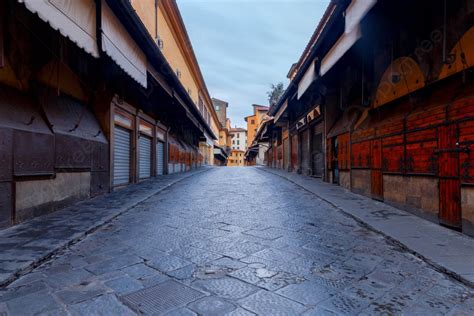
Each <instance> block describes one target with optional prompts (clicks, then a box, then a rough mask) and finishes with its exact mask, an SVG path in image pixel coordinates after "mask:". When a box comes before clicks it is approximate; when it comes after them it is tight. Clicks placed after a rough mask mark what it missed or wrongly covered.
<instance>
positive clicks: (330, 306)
mask: <svg viewBox="0 0 474 316" xmlns="http://www.w3.org/2000/svg"><path fill="white" fill-rule="evenodd" d="M369 304H370V301H369V300H361V299H358V298H354V297H351V296H347V295H344V294H337V295H334V296H332V297H331V298H329V299H327V300H325V301H323V302H322V303H321V304H319V306H320V307H321V308H323V309H327V310H330V311H332V312H335V313H338V314H345V315H347V314H350V315H354V314H357V313H358V312H360V311H361V310H362V309H364V308H366V307H367V306H368V305H369Z"/></svg>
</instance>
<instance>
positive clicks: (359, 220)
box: [257, 167, 474, 288]
mask: <svg viewBox="0 0 474 316" xmlns="http://www.w3.org/2000/svg"><path fill="white" fill-rule="evenodd" d="M257 169H258V170H262V171H265V172H267V173H270V174H273V175H275V176H278V177H281V178H283V179H285V180H287V181H289V182H291V183H293V184H295V185H297V186H298V187H300V188H302V189H303V190H305V191H307V192H309V193H311V194H313V195H315V196H316V197H318V198H319V199H321V200H323V201H324V202H326V203H328V204H330V205H331V206H333V207H334V208H336V209H337V210H339V211H341V212H342V213H343V214H345V215H347V216H349V217H350V218H352V219H354V220H355V221H356V222H357V223H359V224H361V225H362V226H364V227H365V228H367V229H369V230H371V231H373V232H376V233H378V234H381V235H382V236H384V237H385V238H386V239H387V240H389V241H390V242H392V243H394V244H395V245H397V246H399V247H400V248H402V249H403V250H405V251H407V252H409V253H411V254H413V255H414V256H416V257H417V258H419V259H421V260H423V262H425V263H426V264H428V265H429V266H431V267H432V268H434V269H435V270H436V271H439V272H441V273H444V274H446V275H448V276H450V277H452V278H454V279H456V280H457V281H459V282H461V283H463V284H464V285H466V286H468V287H470V288H474V282H472V281H470V280H468V279H466V278H464V277H463V276H462V275H460V274H459V273H457V272H455V271H453V270H451V269H449V268H446V267H445V266H443V265H440V264H438V263H437V262H434V261H433V260H430V259H429V258H427V257H426V256H424V255H422V254H421V253H420V252H418V251H416V250H414V249H412V248H410V247H409V246H407V245H406V244H405V243H403V242H402V241H400V240H398V239H396V238H394V237H392V236H390V235H388V234H386V233H385V232H384V231H382V230H380V229H377V228H375V227H374V226H372V225H370V224H369V223H367V222H366V221H365V220H363V219H362V218H360V217H358V216H356V215H354V214H352V213H350V212H349V211H346V210H345V209H344V208H342V207H341V206H339V205H337V204H335V203H334V202H332V201H331V200H329V199H326V198H324V197H323V196H322V195H320V194H317V193H315V192H313V191H311V190H309V189H307V188H306V187H305V186H303V185H301V184H299V183H297V182H295V181H293V180H292V179H290V178H289V177H286V176H284V175H282V174H279V173H277V172H273V171H272V170H271V169H269V168H266V167H257Z"/></svg>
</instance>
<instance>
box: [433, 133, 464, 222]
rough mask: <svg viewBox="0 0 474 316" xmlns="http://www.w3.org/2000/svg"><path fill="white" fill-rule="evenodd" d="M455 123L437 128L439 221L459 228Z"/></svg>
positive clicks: (459, 207)
mask: <svg viewBox="0 0 474 316" xmlns="http://www.w3.org/2000/svg"><path fill="white" fill-rule="evenodd" d="M457 135H458V133H457V125H447V126H441V127H440V128H439V129H438V151H437V152H438V157H439V159H438V170H439V221H440V223H441V224H443V225H446V226H449V227H452V228H461V181H460V179H459V148H458V139H457V138H458V137H457Z"/></svg>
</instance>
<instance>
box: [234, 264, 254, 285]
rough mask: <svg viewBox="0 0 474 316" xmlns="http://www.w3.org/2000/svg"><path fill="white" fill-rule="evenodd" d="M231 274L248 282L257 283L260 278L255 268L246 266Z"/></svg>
mask: <svg viewBox="0 0 474 316" xmlns="http://www.w3.org/2000/svg"><path fill="white" fill-rule="evenodd" d="M229 275H230V276H232V277H234V278H237V279H240V280H242V281H244V282H247V283H252V284H257V283H258V282H260V278H259V277H258V276H257V274H256V271H255V269H252V268H249V267H245V268H242V269H239V270H235V271H233V272H231V273H229Z"/></svg>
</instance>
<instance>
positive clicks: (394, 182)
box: [383, 175, 439, 222]
mask: <svg viewBox="0 0 474 316" xmlns="http://www.w3.org/2000/svg"><path fill="white" fill-rule="evenodd" d="M383 186H384V200H385V202H386V203H389V204H392V205H394V206H396V207H398V208H401V209H405V210H407V211H410V212H413V213H415V214H417V215H419V216H421V217H424V218H426V219H429V220H431V221H434V222H438V213H439V188H438V179H436V178H433V177H418V176H406V177H404V176H400V175H384V176H383Z"/></svg>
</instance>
